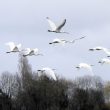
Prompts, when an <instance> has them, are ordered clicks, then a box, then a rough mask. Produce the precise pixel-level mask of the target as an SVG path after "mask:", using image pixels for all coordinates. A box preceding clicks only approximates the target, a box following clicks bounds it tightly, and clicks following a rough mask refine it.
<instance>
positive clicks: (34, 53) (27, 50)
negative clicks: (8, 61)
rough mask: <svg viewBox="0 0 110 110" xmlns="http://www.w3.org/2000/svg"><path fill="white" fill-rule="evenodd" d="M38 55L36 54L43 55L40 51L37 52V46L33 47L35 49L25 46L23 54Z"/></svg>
mask: <svg viewBox="0 0 110 110" xmlns="http://www.w3.org/2000/svg"><path fill="white" fill-rule="evenodd" d="M33 55H34V56H38V55H43V54H41V53H39V50H38V48H35V49H31V48H26V49H24V50H23V56H24V57H26V56H33Z"/></svg>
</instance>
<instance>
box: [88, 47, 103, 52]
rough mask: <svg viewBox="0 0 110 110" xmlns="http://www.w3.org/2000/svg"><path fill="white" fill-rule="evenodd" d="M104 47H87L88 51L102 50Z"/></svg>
mask: <svg viewBox="0 0 110 110" xmlns="http://www.w3.org/2000/svg"><path fill="white" fill-rule="evenodd" d="M103 48H104V47H100V46H97V47H95V48H91V49H89V50H90V51H95V50H103Z"/></svg>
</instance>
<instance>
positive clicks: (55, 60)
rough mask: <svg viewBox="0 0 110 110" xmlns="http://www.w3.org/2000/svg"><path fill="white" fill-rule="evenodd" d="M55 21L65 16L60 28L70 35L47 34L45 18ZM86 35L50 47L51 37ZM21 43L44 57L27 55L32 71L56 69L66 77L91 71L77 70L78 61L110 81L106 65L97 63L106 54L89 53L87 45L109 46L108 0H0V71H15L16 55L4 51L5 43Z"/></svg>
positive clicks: (65, 37)
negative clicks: (72, 41)
mask: <svg viewBox="0 0 110 110" xmlns="http://www.w3.org/2000/svg"><path fill="white" fill-rule="evenodd" d="M47 16H48V17H50V18H51V19H52V20H53V21H54V22H55V23H60V22H61V21H62V20H63V19H65V18H66V19H67V23H66V25H65V27H64V28H63V29H62V31H67V32H70V33H71V34H72V35H71V36H70V35H66V34H56V33H49V32H47V30H48V29H49V28H50V27H49V25H48V23H47V21H46V17H47ZM83 35H84V36H86V38H85V39H83V40H80V41H78V42H76V43H75V44H66V45H65V46H61V45H57V46H52V45H49V44H48V43H49V42H51V41H52V40H53V39H54V38H64V39H67V40H72V39H74V38H78V37H82V36H83ZM9 41H13V42H15V43H22V45H23V48H27V47H30V48H36V47H37V48H39V50H40V52H41V53H43V54H44V56H37V57H36V56H32V57H28V60H29V63H30V64H31V65H32V68H33V70H34V71H36V70H37V69H41V68H42V67H51V68H55V69H56V73H57V74H58V75H60V76H64V77H66V78H71V79H72V78H75V77H77V76H83V75H87V74H91V73H90V72H89V71H87V70H80V71H77V70H76V69H75V65H77V64H79V63H80V62H85V63H89V64H94V65H95V66H94V67H93V72H94V74H95V75H98V76H100V77H102V78H103V79H104V80H110V72H109V71H110V65H103V66H101V65H99V64H98V63H97V62H98V61H99V60H100V59H101V58H104V57H106V54H104V53H103V52H89V51H88V49H89V48H93V47H95V46H104V47H107V48H110V0H2V1H0V54H1V55H0V56H1V58H0V72H1V73H2V72H3V71H10V72H12V73H14V72H16V71H17V66H18V54H6V53H5V52H6V51H7V50H8V47H7V46H5V43H6V42H9Z"/></svg>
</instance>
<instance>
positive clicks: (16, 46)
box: [6, 42, 21, 53]
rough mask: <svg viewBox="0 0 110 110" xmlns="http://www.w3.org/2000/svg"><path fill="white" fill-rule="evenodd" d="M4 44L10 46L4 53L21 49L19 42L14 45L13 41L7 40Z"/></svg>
mask: <svg viewBox="0 0 110 110" xmlns="http://www.w3.org/2000/svg"><path fill="white" fill-rule="evenodd" d="M6 45H8V46H9V48H10V51H8V52H6V53H12V52H20V51H21V44H18V45H15V43H14V42H8V43H6Z"/></svg>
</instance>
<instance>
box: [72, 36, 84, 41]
mask: <svg viewBox="0 0 110 110" xmlns="http://www.w3.org/2000/svg"><path fill="white" fill-rule="evenodd" d="M84 38H85V36H83V37H80V38H77V39H74V40H73V41H71V42H72V43H74V42H75V41H76V40H81V39H84Z"/></svg>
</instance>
